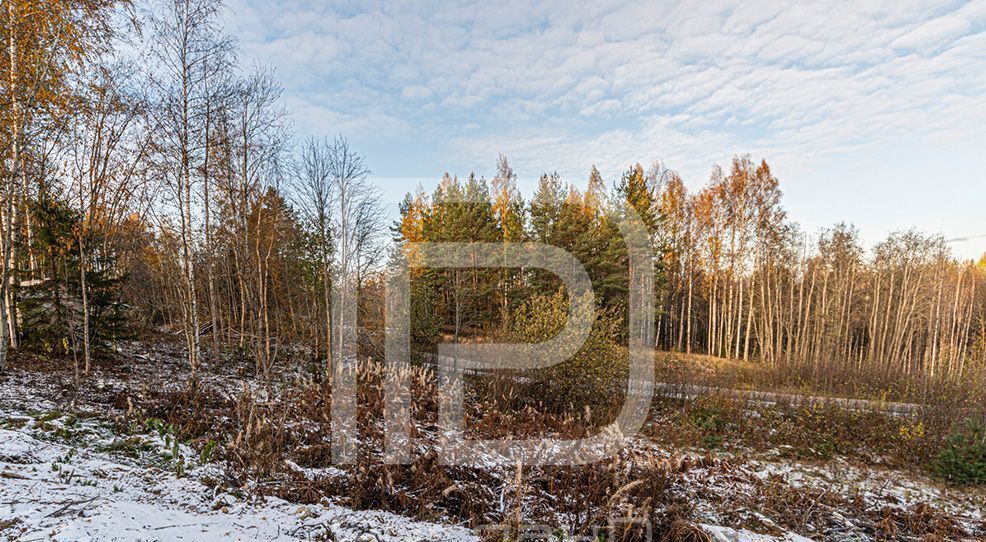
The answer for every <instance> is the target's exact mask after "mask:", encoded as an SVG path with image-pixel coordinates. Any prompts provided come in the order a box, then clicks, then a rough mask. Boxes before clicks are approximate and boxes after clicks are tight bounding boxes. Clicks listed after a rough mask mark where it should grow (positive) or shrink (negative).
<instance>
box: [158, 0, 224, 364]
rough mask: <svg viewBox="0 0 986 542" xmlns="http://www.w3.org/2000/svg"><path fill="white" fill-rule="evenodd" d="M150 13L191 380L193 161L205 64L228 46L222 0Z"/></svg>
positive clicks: (162, 169) (178, 1)
mask: <svg viewBox="0 0 986 542" xmlns="http://www.w3.org/2000/svg"><path fill="white" fill-rule="evenodd" d="M156 7H157V11H156V13H154V14H153V16H152V17H151V26H152V30H153V40H154V43H153V44H152V45H151V46H150V49H151V50H152V51H153V52H154V53H153V54H154V55H155V57H156V60H157V64H158V65H157V68H158V71H156V72H155V73H153V74H152V78H151V80H152V81H153V82H154V86H155V90H156V91H157V94H158V102H159V105H158V110H157V114H158V123H157V124H158V126H159V132H160V138H159V140H158V145H157V151H158V157H159V158H160V163H159V164H158V172H159V174H160V175H161V177H162V179H163V180H164V181H165V182H166V184H167V185H168V186H169V188H170V192H171V194H170V195H171V196H172V202H173V203H174V206H175V210H176V211H177V215H178V223H179V224H180V233H181V267H182V281H181V284H182V289H183V297H184V306H183V307H182V312H183V314H184V318H183V320H184V331H185V339H186V343H187V346H188V361H189V365H190V366H191V372H192V373H191V374H192V381H193V382H194V381H195V379H196V376H197V370H198V365H199V356H200V341H199V336H200V332H201V330H200V327H199V304H198V295H197V293H196V288H195V286H196V277H195V273H196V269H195V246H196V241H195V234H194V232H195V220H194V219H195V214H194V213H193V208H194V206H193V198H194V197H195V195H196V191H195V190H194V189H193V184H194V183H195V175H194V172H195V168H196V165H197V164H198V163H199V162H201V161H202V160H203V158H202V153H203V150H204V144H203V141H202V138H201V137H200V134H201V133H202V131H203V130H202V128H203V126H202V125H203V120H204V114H203V111H204V107H203V106H204V104H205V103H206V102H207V101H208V100H207V97H208V86H207V81H208V75H209V72H208V70H206V69H205V65H206V64H208V63H209V62H210V60H211V59H214V58H216V57H217V56H220V55H222V54H223V53H224V51H226V50H227V49H228V48H229V44H228V43H229V42H228V41H227V40H226V39H224V38H223V37H222V36H221V34H220V32H219V29H218V19H219V16H220V9H221V7H222V3H221V2H220V0H161V2H160V3H159V4H158V6H156Z"/></svg>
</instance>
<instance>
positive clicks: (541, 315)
mask: <svg viewBox="0 0 986 542" xmlns="http://www.w3.org/2000/svg"><path fill="white" fill-rule="evenodd" d="M576 305H577V306H578V307H579V309H578V310H584V311H594V310H595V309H594V308H593V307H592V306H591V304H589V303H577V304H576ZM595 316H596V318H595V320H594V324H593V327H592V332H591V333H590V335H589V338H588V339H587V340H586V342H585V344H583V345H582V347H581V348H580V349H579V351H578V352H576V354H575V355H574V356H573V357H572V358H571V359H569V360H567V361H565V362H563V363H559V364H557V365H554V366H551V367H548V368H546V369H540V370H534V371H525V372H524V374H523V376H524V377H525V379H527V382H529V385H528V386H527V388H528V389H527V393H525V395H526V396H527V397H528V398H536V399H537V401H538V402H540V403H542V404H543V405H544V406H546V407H548V408H549V409H551V410H554V411H564V410H568V409H572V410H574V411H575V412H581V411H582V410H583V409H585V408H589V409H591V411H592V412H593V413H595V414H603V415H608V411H609V410H610V409H611V408H613V406H614V405H618V404H619V403H620V401H622V399H623V395H625V393H626V385H627V382H626V379H627V374H628V369H629V362H628V359H627V352H626V349H624V348H620V346H619V345H618V344H617V343H616V342H615V340H614V337H617V336H618V332H619V326H620V324H621V322H620V320H619V318H618V317H616V315H614V314H609V313H602V314H595ZM568 318H569V315H568V302H567V300H566V296H565V295H564V294H563V293H562V292H559V293H557V294H555V295H552V296H536V297H533V298H531V299H530V300H528V301H527V302H526V303H524V304H523V306H521V307H520V308H519V309H518V310H517V311H516V313H515V314H514V315H513V318H512V329H511V338H512V339H513V340H514V341H516V342H529V343H535V342H541V341H544V340H547V339H549V338H551V337H553V336H555V335H556V334H557V333H558V332H559V331H560V330H561V329H562V327H564V325H565V323H566V322H567V321H568Z"/></svg>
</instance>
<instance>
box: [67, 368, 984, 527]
mask: <svg viewBox="0 0 986 542" xmlns="http://www.w3.org/2000/svg"><path fill="white" fill-rule="evenodd" d="M223 363H230V362H221V361H217V362H216V363H215V364H214V365H212V368H211V369H210V370H211V371H212V373H211V377H208V378H203V379H202V382H200V383H199V384H198V385H196V386H193V387H189V386H187V385H180V384H176V383H175V381H174V380H173V379H172V375H173V372H172V371H171V369H162V370H161V371H163V372H162V373H160V374H154V373H151V372H148V371H142V370H140V368H139V367H131V368H124V369H121V368H120V367H118V366H112V365H106V366H103V367H100V368H99V369H98V370H99V371H103V372H104V373H105V375H107V376H114V377H117V378H118V380H120V381H122V383H117V384H114V385H112V386H110V389H109V390H105V391H99V390H96V389H88V388H87V391H86V393H87V394H88V396H89V397H91V398H92V399H93V400H94V401H96V402H99V403H101V404H105V405H107V406H109V407H110V408H111V410H112V411H113V412H116V413H117V414H116V416H117V417H118V419H119V420H120V421H121V424H122V425H130V424H134V423H137V422H139V420H141V419H148V418H156V419H161V420H163V421H164V422H165V423H167V424H170V425H173V426H174V427H176V428H178V430H179V432H180V434H181V435H182V436H183V438H184V439H185V440H186V441H188V442H190V443H191V444H192V445H193V446H195V447H197V448H199V449H202V448H203V447H204V446H206V445H207V443H209V442H213V443H216V444H217V446H216V454H215V455H216V459H220V460H223V464H224V465H225V466H226V469H225V476H224V477H223V479H218V480H214V483H216V484H218V485H221V486H222V487H223V488H224V489H226V490H228V491H231V492H244V493H245V492H252V493H259V494H266V495H273V496H277V497H281V498H284V499H286V500H289V501H293V502H299V503H314V502H320V501H324V500H330V501H333V502H338V503H340V504H343V505H346V506H350V507H352V508H356V509H378V510H388V511H393V512H397V513H401V514H404V515H409V516H413V517H415V518H419V519H428V520H436V521H451V522H456V523H460V522H461V523H465V524H467V525H469V526H472V527H474V528H478V529H481V532H483V533H485V536H486V537H489V538H491V539H500V538H501V537H502V535H503V533H504V532H507V533H508V534H509V535H511V536H513V537H514V538H520V537H521V536H520V535H521V534H522V533H523V532H524V529H525V528H526V527H525V526H529V525H547V526H551V527H552V528H555V529H561V530H562V531H564V532H567V533H571V534H573V535H580V536H590V535H593V533H600V532H602V533H605V534H606V535H607V536H608V537H609V539H618V540H643V539H647V538H648V537H652V538H653V539H655V540H706V539H708V535H707V534H705V532H704V531H702V530H701V529H698V528H697V527H696V526H697V525H698V524H699V523H703V522H717V523H719V524H724V525H729V526H732V527H736V528H749V529H752V530H756V531H759V532H765V533H774V534H780V533H782V532H786V531H790V532H797V533H800V534H803V535H806V536H811V537H812V538H816V539H819V540H843V539H845V538H846V537H847V536H849V535H850V534H852V533H860V534H865V535H866V536H867V537H870V538H871V539H883V540H921V539H926V540H949V539H956V538H968V537H974V536H977V535H982V534H984V533H983V532H978V533H977V532H974V530H972V531H970V530H969V528H968V527H967V526H963V525H960V524H959V523H957V522H956V521H955V520H954V519H952V518H951V516H949V514H947V513H945V512H943V511H942V510H941V509H939V508H936V507H933V506H929V505H923V506H922V505H909V506H903V505H902V506H875V505H874V503H873V502H868V501H866V499H864V498H863V497H862V496H861V495H845V494H839V493H837V492H832V491H826V490H824V489H817V488H812V487H802V486H798V485H795V484H792V483H790V482H789V481H788V480H786V479H785V477H783V476H776V475H769V476H767V477H763V476H758V475H756V474H755V473H753V472H751V470H750V469H748V468H746V467H745V466H744V459H743V457H744V456H745V455H747V454H756V453H758V452H769V451H772V450H780V451H781V453H782V454H789V456H790V457H791V458H797V459H799V460H804V459H812V460H819V461H824V460H826V458H829V457H833V456H841V457H848V458H852V459H855V460H858V461H863V462H882V461H887V459H886V458H888V457H889V458H897V459H895V461H897V462H898V463H900V464H901V465H903V466H915V465H920V464H922V462H923V461H925V460H926V458H927V457H929V456H930V454H931V451H929V450H933V449H934V446H935V442H937V440H935V439H939V438H940V437H939V435H940V430H939V428H938V427H939V426H938V425H935V424H936V423H937V422H934V421H933V419H932V417H930V415H929V417H926V418H920V419H917V418H902V417H894V416H886V415H883V414H880V413H861V412H847V411H839V410H838V409H834V408H833V409H831V410H830V409H828V408H815V407H799V406H794V405H789V406H785V405H773V406H770V407H768V406H764V405H751V404H747V403H744V402H740V401H735V400H732V399H730V398H721V397H712V398H699V399H691V400H672V399H657V400H655V402H654V405H653V409H652V413H651V417H650V420H649V422H648V425H647V430H646V432H645V435H642V436H641V437H639V438H638V439H637V440H636V444H634V445H633V446H630V447H628V448H627V449H625V450H623V451H622V452H620V453H619V454H618V455H617V456H615V457H612V458H610V459H607V460H605V461H601V462H598V463H594V464H591V465H586V466H580V467H532V466H527V465H512V466H507V467H484V468H475V467H460V466H449V465H443V464H441V461H440V460H439V455H438V453H437V452H436V450H437V448H438V446H437V441H438V431H437V410H438V399H439V397H440V393H441V391H442V387H441V386H439V385H437V384H436V382H435V378H434V375H433V374H432V373H431V372H430V371H427V370H424V369H420V368H417V369H413V370H412V371H411V372H410V373H409V375H408V377H409V379H410V382H411V385H412V390H413V394H412V395H413V401H412V402H411V410H412V412H411V413H412V417H413V419H414V424H413V425H412V436H413V437H415V438H416V439H418V440H419V444H417V445H416V447H415V452H414V454H413V460H412V462H411V463H410V464H409V465H386V464H384V462H383V460H382V453H383V451H382V450H383V434H382V417H383V410H384V397H383V392H382V381H383V370H382V368H381V367H380V366H379V365H378V364H372V363H362V364H361V367H362V368H361V370H360V372H359V375H358V381H359V387H358V404H359V409H358V426H359V434H360V438H359V447H358V453H357V454H356V460H355V463H354V464H352V465H333V464H332V455H331V444H332V437H333V435H332V428H331V408H330V405H331V398H332V389H331V385H330V384H328V383H325V382H320V381H317V380H314V379H313V378H310V377H308V376H306V375H305V373H304V372H303V371H302V372H298V371H294V372H292V371H285V372H284V373H283V374H280V375H278V378H277V379H275V381H274V382H257V381H256V380H254V379H251V378H249V377H247V378H243V377H241V374H242V371H241V370H240V369H239V368H237V367H229V366H226V367H224V366H223ZM157 365H160V364H156V365H155V366H157ZM56 373H57V372H55V373H53V374H56ZM101 374H102V373H101ZM220 374H221V375H225V376H222V377H221V378H220V377H219V376H218V375H220ZM98 378H102V376H100V377H98ZM169 379H172V380H169ZM223 383H226V385H223ZM237 383H238V384H237ZM90 387H91V386H90ZM482 389H483V386H482V385H476V386H470V389H469V390H468V391H467V393H466V397H467V400H466V414H467V422H466V423H467V431H468V434H469V436H470V437H474V438H476V437H483V438H499V437H502V436H504V435H514V436H515V437H532V436H545V435H553V436H565V437H569V438H573V437H578V436H583V435H585V434H587V433H591V432H595V431H596V430H597V428H598V427H599V426H600V425H601V424H604V423H605V422H606V421H607V416H609V413H608V412H597V413H592V412H584V413H582V414H580V415H574V414H558V413H551V412H542V411H540V410H539V409H538V408H537V406H536V403H533V402H531V401H529V400H527V401H523V402H521V403H519V404H520V405H521V406H517V407H516V408H510V407H512V406H513V405H507V407H508V408H498V407H496V406H494V401H491V400H488V399H485V398H484V396H483V395H481V394H479V393H477V392H475V391H474V390H482ZM500 406H501V407H502V406H503V405H500ZM944 425H945V424H944V422H942V427H944ZM723 451H726V452H731V453H726V454H720V453H719V452H723Z"/></svg>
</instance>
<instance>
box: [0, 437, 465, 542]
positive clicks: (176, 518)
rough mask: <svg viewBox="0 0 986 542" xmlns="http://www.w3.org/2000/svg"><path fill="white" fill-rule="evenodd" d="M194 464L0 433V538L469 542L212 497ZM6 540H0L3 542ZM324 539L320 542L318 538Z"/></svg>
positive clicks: (416, 528)
mask: <svg viewBox="0 0 986 542" xmlns="http://www.w3.org/2000/svg"><path fill="white" fill-rule="evenodd" d="M212 470H213V469H211V468H209V467H199V468H198V469H195V470H193V471H191V472H190V473H189V475H188V477H185V478H178V477H176V476H175V475H174V474H173V473H170V472H167V471H164V470H162V469H159V468H154V467H151V468H147V467H142V466H135V465H129V464H126V462H125V461H124V460H122V459H120V458H117V457H115V456H113V455H112V454H108V453H103V452H97V451H93V450H91V449H85V448H72V447H70V446H67V445H64V444H61V443H57V442H53V441H50V440H46V439H42V438H40V435H34V434H30V433H28V432H27V431H26V430H8V429H2V430H0V525H4V524H6V523H7V522H10V521H13V522H15V523H14V524H13V525H11V526H10V527H7V528H6V529H5V530H2V531H0V539H7V540H23V541H27V540H55V541H79V542H84V541H100V542H103V541H151V540H154V541H171V540H175V541H177V540H185V541H188V540H196V541H211V540H217V541H218V540H222V541H227V540H229V541H237V540H322V539H326V540H328V539H331V538H327V535H328V533H329V531H331V532H332V533H333V534H334V536H335V537H336V539H338V540H373V541H377V540H379V541H384V542H385V541H395V540H402V541H404V540H415V541H416V540H428V541H431V540H449V541H472V540H478V538H477V537H476V535H475V534H474V533H472V532H471V531H469V530H467V529H464V528H460V527H451V526H441V525H436V524H431V523H424V522H418V521H412V520H409V519H407V518H403V517H401V516H397V515H394V514H389V513H385V512H373V511H370V512H366V511H354V510H350V509H347V508H344V507H341V506H337V505H334V504H331V503H327V502H326V503H323V504H319V505H313V506H298V505H293V504H290V503H288V502H285V501H283V500H280V499H276V498H266V499H262V500H260V499H258V500H251V499H238V498H236V497H235V496H233V495H229V494H222V493H221V494H213V490H211V489H209V488H208V487H207V486H206V485H204V484H203V483H202V482H201V481H199V480H198V478H199V477H200V476H204V475H207V474H209V473H210V472H211V471H212ZM4 537H6V538H4ZM323 537H326V538H323Z"/></svg>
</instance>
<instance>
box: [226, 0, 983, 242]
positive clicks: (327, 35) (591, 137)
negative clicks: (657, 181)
mask: <svg viewBox="0 0 986 542" xmlns="http://www.w3.org/2000/svg"><path fill="white" fill-rule="evenodd" d="M225 23H226V25H225V26H226V31H227V32H228V33H229V34H231V35H233V36H235V37H236V38H237V39H238V41H239V43H240V45H241V47H242V49H243V60H244V61H246V63H247V64H251V65H252V64H256V65H260V66H270V67H272V68H273V69H274V70H275V73H276V74H277V77H278V79H279V80H280V81H281V82H282V84H283V85H284V103H285V106H286V108H287V110H288V113H289V118H290V119H291V121H292V123H293V126H294V128H295V131H296V132H297V133H298V135H299V137H302V138H305V137H308V136H332V135H335V134H343V135H345V136H346V137H347V138H349V140H350V142H351V143H352V145H353V147H354V148H355V149H357V150H358V151H359V152H361V153H362V154H363V155H364V156H365V157H366V160H367V163H368V165H369V167H370V169H371V170H372V171H373V177H374V180H375V182H377V183H379V184H380V186H381V187H382V188H383V190H384V194H385V197H386V199H387V200H388V201H390V202H396V201H398V200H399V199H401V197H402V196H403V194H404V193H406V192H411V191H414V189H415V188H416V187H417V186H418V184H421V185H423V186H424V187H425V188H426V189H428V190H431V189H432V188H433V187H434V186H435V185H436V183H437V182H438V180H439V179H440V178H441V176H442V174H443V173H444V172H449V173H453V174H458V175H459V176H460V177H465V176H468V175H469V173H471V172H475V173H476V174H477V175H481V176H486V177H487V178H491V177H492V176H493V175H494V173H495V166H496V158H497V156H498V155H499V154H500V153H503V154H504V155H506V156H507V157H508V159H509V160H510V162H511V164H512V165H513V168H514V170H515V171H516V172H517V174H518V175H519V178H520V187H521V189H522V191H523V192H524V193H525V195H527V196H529V195H530V194H531V192H532V191H533V190H534V188H535V186H536V180H537V178H538V177H540V175H541V174H542V173H544V172H552V171H557V172H558V173H560V174H561V175H562V177H563V178H564V179H565V180H567V181H569V182H573V183H576V184H578V185H584V184H585V181H586V179H587V178H588V174H589V171H590V168H591V167H592V166H593V165H596V166H597V167H598V168H599V170H600V171H601V172H602V174H603V176H604V177H605V178H606V179H607V180H608V181H610V182H613V181H615V180H617V179H618V178H619V176H620V174H621V172H622V171H624V170H626V169H627V167H628V166H630V165H632V164H634V163H641V164H643V165H644V166H645V167H646V166H647V165H649V164H650V163H652V162H654V161H657V160H660V161H662V162H663V163H664V164H665V165H666V166H667V167H669V168H671V169H674V170H677V171H678V172H679V173H680V174H681V175H682V177H683V179H684V180H685V183H686V184H687V185H688V187H689V189H691V190H698V189H700V188H701V187H702V186H703V185H704V184H705V183H706V182H707V181H708V178H709V173H710V171H711V170H712V167H713V165H714V164H721V165H723V166H724V167H728V164H729V161H730V159H731V158H732V157H733V156H734V155H738V154H750V155H751V156H752V157H753V158H754V159H755V160H759V159H761V158H763V159H766V160H767V161H768V163H769V164H770V165H771V167H772V169H773V171H774V173H775V175H776V176H777V177H778V178H779V179H780V181H781V188H782V190H783V191H784V193H785V197H784V206H785V208H786V209H787V210H788V213H789V215H790V217H791V218H792V219H794V220H796V221H798V222H799V223H801V225H802V227H803V228H804V229H805V230H806V231H809V232H811V231H817V230H818V229H820V228H823V227H827V226H831V225H833V224H835V223H838V222H849V223H853V224H855V225H856V226H857V227H858V228H859V229H860V231H861V235H862V237H863V240H864V242H865V243H866V244H867V245H868V246H872V244H874V243H876V242H878V241H880V240H881V239H883V238H885V237H886V235H887V234H888V233H890V232H892V231H896V230H906V229H910V228H917V229H920V230H923V231H926V232H931V233H941V234H942V235H944V236H945V237H946V238H947V239H949V240H951V243H952V247H953V249H954V251H955V253H956V255H957V256H959V257H962V258H974V257H978V256H979V255H981V254H983V253H984V252H986V0H982V1H973V2H961V1H946V2H928V1H912V0H896V1H886V0H885V1H882V2H871V1H868V0H854V1H851V2H821V1H819V2H803V3H798V4H789V5H786V6H785V5H784V4H783V3H780V2H776V1H759V0H755V1H740V2H720V1H717V0H695V1H688V2H659V1H654V0H651V1H644V2H636V1H622V0H620V1H609V2H587V3H581V2H572V1H570V0H569V1H558V2H556V1H543V2H536V3H535V2H519V1H505V2H501V1H492V0H487V1H481V2H469V1H459V2H424V1H422V2H419V1H407V0H397V1H390V2H374V1H341V2H335V1H327V0H282V1H279V2H270V1H268V0H229V2H228V5H227V14H226V21H225Z"/></svg>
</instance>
